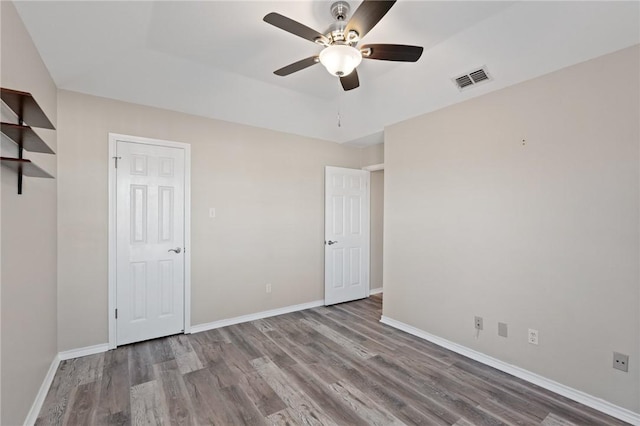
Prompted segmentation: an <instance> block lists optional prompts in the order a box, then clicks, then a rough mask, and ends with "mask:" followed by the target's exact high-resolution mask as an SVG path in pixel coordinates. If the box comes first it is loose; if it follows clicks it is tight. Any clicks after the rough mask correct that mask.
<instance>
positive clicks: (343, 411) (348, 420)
mask: <svg viewBox="0 0 640 426" xmlns="http://www.w3.org/2000/svg"><path fill="white" fill-rule="evenodd" d="M286 372H287V376H288V377H289V378H290V379H292V381H293V382H294V383H295V384H296V387H297V388H298V389H300V390H301V391H302V392H304V393H306V394H307V395H308V396H309V397H310V398H311V399H312V400H313V401H314V402H316V403H317V404H318V405H319V406H320V407H322V411H323V412H325V413H326V414H327V415H328V416H329V417H331V418H332V419H333V420H334V421H335V422H336V423H337V424H340V425H354V426H356V425H361V426H366V424H367V423H366V422H365V420H364V419H363V418H362V417H360V416H359V415H358V413H357V412H356V411H354V410H350V409H349V408H348V405H347V404H345V403H344V402H343V400H342V398H340V397H339V396H338V395H336V394H334V393H333V392H327V390H328V386H327V385H326V384H325V383H323V382H321V381H320V380H318V379H317V378H316V377H315V376H314V375H313V374H312V373H311V371H310V370H308V369H307V368H305V367H303V366H300V365H296V366H292V367H289V368H287V369H286Z"/></svg>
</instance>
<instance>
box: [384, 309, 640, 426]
mask: <svg viewBox="0 0 640 426" xmlns="http://www.w3.org/2000/svg"><path fill="white" fill-rule="evenodd" d="M380 322H381V323H383V324H386V325H388V326H391V327H393V328H397V329H398V330H402V331H404V332H406V333H409V334H412V335H414V336H416V337H419V338H421V339H424V340H427V341H429V342H431V343H435V344H436V345H438V346H442V347H443V348H446V349H449V350H451V351H453V352H456V353H458V354H460V355H464V356H466V357H467V358H471V359H473V360H475V361H478V362H481V363H483V364H485V365H488V366H490V367H493V368H495V369H497V370H500V371H503V372H505V373H508V374H511V375H512V376H516V377H518V378H520V379H522V380H526V381H527V382H529V383H533V384H535V385H538V386H540V387H542V388H544V389H547V390H550V391H551V392H555V393H557V394H560V395H562V396H564V397H567V398H569V399H572V400H574V401H576V402H579V403H581V404H583V405H586V406H587V407H591V408H593V409H595V410H598V411H600V412H603V413H605V414H608V415H610V416H612V417H615V418H617V419H620V420H623V421H625V422H627V423H631V424H632V425H636V426H640V413H636V412H633V411H631V410H628V409H626V408H623V407H619V406H617V405H615V404H613V403H611V402H609V401H605V400H604V399H601V398H597V397H595V396H593V395H589V394H588V393H585V392H582V391H579V390H577V389H574V388H571V387H569V386H566V385H563V384H562V383H558V382H556V381H553V380H551V379H548V378H546V377H543V376H540V375H539V374H536V373H533V372H531V371H529V370H525V369H524V368H520V367H516V366H515V365H511V364H508V363H506V362H504V361H501V360H499V359H497V358H493V357H491V356H488V355H485V354H483V353H481V352H478V351H476V350H473V349H470V348H468V347H466V346H463V345H460V344H458V343H454V342H451V341H450V340H446V339H443V338H442V337H438V336H435V335H433V334H430V333H427V332H426V331H423V330H420V329H419V328H416V327H414V326H411V325H408V324H405V323H403V322H401V321H397V320H394V319H393V318H389V317H387V316H384V315H383V316H382V318H381V319H380Z"/></svg>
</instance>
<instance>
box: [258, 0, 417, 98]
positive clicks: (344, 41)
mask: <svg viewBox="0 0 640 426" xmlns="http://www.w3.org/2000/svg"><path fill="white" fill-rule="evenodd" d="M395 2H396V0H389V1H382V0H363V2H362V3H361V4H360V6H359V7H358V8H357V9H356V11H355V12H354V13H353V16H352V17H351V19H349V21H348V22H347V17H348V15H349V11H350V6H349V3H347V2H346V1H338V2H335V3H333V4H332V5H331V15H332V16H333V17H334V19H335V22H334V23H333V24H332V25H331V27H330V28H329V29H328V30H327V32H326V33H325V34H321V33H319V32H318V31H316V30H313V29H311V28H309V27H307V26H306V25H303V24H301V23H299V22H297V21H294V20H293V19H290V18H287V17H286V16H283V15H280V14H279V13H275V12H272V13H269V14H267V15H266V16H265V17H264V18H263V19H264V21H265V22H267V23H269V24H271V25H273V26H275V27H278V28H280V29H282V30H285V31H287V32H290V33H291V34H294V35H297V36H299V37H302V38H304V39H306V40H309V41H312V42H314V43H316V44H319V45H321V46H324V48H323V49H322V51H321V52H320V54H318V55H314V56H310V57H308V58H305V59H302V60H300V61H297V62H294V63H292V64H290V65H287V66H286V67H282V68H280V69H279V70H276V71H274V74H276V75H279V76H281V77H284V76H287V75H289V74H293V73H294V72H296V71H300V70H303V69H305V68H308V67H310V66H311V65H315V64H317V63H318V62H320V63H321V64H322V65H324V67H325V68H326V69H327V71H329V73H330V74H332V75H335V76H337V77H339V78H340V83H341V84H342V88H343V89H344V90H352V89H355V88H356V87H358V86H360V81H359V80H358V72H357V71H356V67H357V66H358V65H359V64H360V61H362V58H364V59H378V60H383V61H400V62H416V61H417V60H418V59H420V56H421V55H422V50H423V48H422V47H420V46H407V45H403V44H365V45H363V46H360V47H356V46H357V45H358V43H359V42H360V40H361V39H362V38H363V37H364V36H365V35H366V34H367V33H368V32H369V31H371V29H372V28H373V27H374V26H375V25H376V24H377V23H378V22H379V21H380V20H381V19H382V18H383V17H384V15H386V13H387V12H388V11H389V9H391V7H392V6H393V5H394V4H395Z"/></svg>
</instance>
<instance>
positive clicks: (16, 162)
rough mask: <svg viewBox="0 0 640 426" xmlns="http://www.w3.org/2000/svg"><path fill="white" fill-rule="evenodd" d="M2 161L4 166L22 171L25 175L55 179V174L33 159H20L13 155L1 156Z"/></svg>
mask: <svg viewBox="0 0 640 426" xmlns="http://www.w3.org/2000/svg"><path fill="white" fill-rule="evenodd" d="M0 163H2V165H3V166H5V167H8V168H10V169H11V170H14V171H16V172H18V173H20V172H22V174H23V175H25V176H29V177H39V178H50V179H53V176H51V175H50V174H49V173H47V172H45V171H44V170H42V169H41V168H40V167H38V166H36V165H35V164H33V163H32V162H31V160H27V159H26V158H23V159H20V158H11V157H0Z"/></svg>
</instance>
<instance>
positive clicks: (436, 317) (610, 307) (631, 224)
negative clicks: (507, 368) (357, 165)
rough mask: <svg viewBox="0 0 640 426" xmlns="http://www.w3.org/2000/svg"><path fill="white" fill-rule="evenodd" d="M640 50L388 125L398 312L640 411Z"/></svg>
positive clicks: (392, 306) (389, 293)
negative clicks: (615, 357)
mask: <svg viewBox="0 0 640 426" xmlns="http://www.w3.org/2000/svg"><path fill="white" fill-rule="evenodd" d="M639 63H640V57H639V48H638V46H635V47H632V48H629V49H625V50H622V51H619V52H616V53H613V54H610V55H607V56H603V57H601V58H598V59H594V60H591V61H588V62H585V63H583V64H579V65H576V66H573V67H570V68H566V69H564V70H561V71H558V72H555V73H552V74H549V75H546V76H543V77H540V78H537V79H534V80H531V81H528V82H525V83H522V84H518V85H516V86H512V87H510V88H506V89H503V90H500V91H498V92H494V93H491V94H488V95H486V96H482V97H479V98H476V99H474V100H471V101H468V102H464V103H461V104H458V105H455V106H452V107H449V108H446V109H443V110H440V111H437V112H434V113H430V114H426V115H423V116H420V117H417V118H414V119H411V120H408V121H405V122H402V123H399V124H396V125H394V126H391V127H389V128H388V129H387V130H386V132H385V174H386V176H385V179H386V185H385V190H386V191H385V198H386V207H385V263H384V266H385V271H384V280H385V304H384V315H386V316H388V317H390V318H393V319H396V320H399V321H402V322H405V323H407V324H410V325H413V326H415V327H418V328H419V329H422V330H425V331H427V332H429V333H432V334H434V335H437V336H440V337H443V338H445V339H448V340H450V341H453V342H456V343H458V344H461V345H464V346H466V347H469V348H472V349H474V350H478V351H480V352H483V353H485V354H488V355H490V356H492V357H496V358H499V359H501V360H503V361H505V362H507V363H509V364H513V365H517V366H519V367H522V368H525V369H527V370H530V371H532V372H534V373H538V374H541V375H542V376H545V377H547V378H550V379H552V380H555V381H558V382H560V383H562V384H565V385H568V386H570V387H573V388H576V389H579V390H581V391H584V392H587V393H588V394H591V395H594V396H596V397H600V398H603V399H605V400H607V401H610V402H612V403H614V404H617V405H619V406H622V407H625V408H627V409H630V410H634V411H636V412H640V362H639V361H640V280H639V278H640V276H639V275H640V274H639V270H638V269H639V262H638V260H639V255H640V250H639V224H638V217H639V189H640V185H639V174H640V170H639V161H638V160H639V140H640V131H639V126H640V124H639V117H640V107H639V93H640V85H639V77H638V76H639V75H640V66H639ZM523 139H525V140H526V142H525V144H524V145H523V144H522V140H523ZM474 315H479V316H482V317H484V331H482V332H481V333H480V335H479V337H478V338H476V337H475V330H474V327H473V317H474ZM499 321H500V322H506V323H508V325H509V337H508V338H507V339H505V338H502V337H498V335H497V323H498V322H499ZM528 328H534V329H537V330H539V333H540V338H539V339H540V344H539V345H538V346H534V345H530V344H528V343H527V339H526V336H527V329H528ZM613 351H618V352H623V353H626V354H628V355H630V360H631V361H630V369H629V372H628V373H622V372H620V371H617V370H614V369H612V367H611V365H612V352H613ZM633 360H635V361H633Z"/></svg>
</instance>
